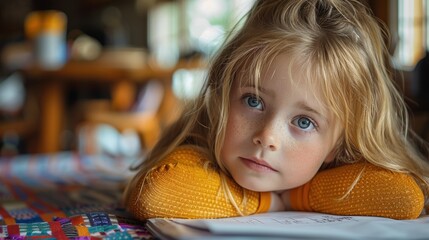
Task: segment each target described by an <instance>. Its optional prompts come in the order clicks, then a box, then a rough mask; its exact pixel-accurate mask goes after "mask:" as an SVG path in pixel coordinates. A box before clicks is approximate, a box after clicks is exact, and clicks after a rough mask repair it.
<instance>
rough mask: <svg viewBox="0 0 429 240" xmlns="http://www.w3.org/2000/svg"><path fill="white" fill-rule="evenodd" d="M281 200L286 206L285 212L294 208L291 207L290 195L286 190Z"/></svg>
mask: <svg viewBox="0 0 429 240" xmlns="http://www.w3.org/2000/svg"><path fill="white" fill-rule="evenodd" d="M281 199H282V202H283V205H284V206H285V210H292V207H291V206H290V194H289V191H288V190H285V191H283V192H282V193H281Z"/></svg>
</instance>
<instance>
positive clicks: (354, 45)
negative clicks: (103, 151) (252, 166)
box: [138, 0, 429, 201]
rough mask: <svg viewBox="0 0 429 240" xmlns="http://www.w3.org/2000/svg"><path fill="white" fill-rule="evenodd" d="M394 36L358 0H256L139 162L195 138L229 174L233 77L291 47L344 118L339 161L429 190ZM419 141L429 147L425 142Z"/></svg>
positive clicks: (252, 76) (147, 165) (150, 163)
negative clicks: (394, 62) (393, 57)
mask: <svg viewBox="0 0 429 240" xmlns="http://www.w3.org/2000/svg"><path fill="white" fill-rule="evenodd" d="M388 40H389V36H388V32H387V30H386V27H385V26H384V25H383V24H381V23H380V22H378V21H377V20H376V18H375V17H374V16H373V15H372V13H371V11H370V10H369V8H368V7H367V6H366V5H365V4H364V3H362V2H360V1H358V0H259V1H257V2H256V3H255V5H254V7H253V8H252V9H251V10H250V12H249V14H248V15H247V18H246V20H245V22H244V24H243V26H242V27H241V28H240V29H236V31H233V32H232V33H231V35H230V36H229V38H228V39H227V41H226V43H225V44H224V46H223V47H222V50H221V51H220V52H219V53H218V55H217V56H216V57H215V58H214V59H213V61H212V63H211V66H210V69H209V74H208V77H207V81H206V84H205V86H204V88H203V89H202V91H201V93H200V95H199V97H198V98H197V99H196V100H195V101H194V102H192V104H189V105H188V106H187V107H186V108H185V111H184V113H183V114H182V115H181V117H180V118H179V119H178V120H177V121H176V122H175V123H174V124H173V125H172V126H171V127H170V128H169V129H167V130H166V131H165V132H164V134H163V136H162V137H161V139H160V141H159V142H158V143H157V144H156V146H155V147H154V148H153V150H152V151H151V152H150V153H149V155H148V157H147V159H145V161H144V162H142V164H141V165H140V166H139V167H138V168H139V169H140V173H139V175H140V174H143V175H144V174H146V173H147V172H148V171H150V169H152V168H153V167H154V166H156V164H157V163H158V161H159V160H161V159H163V158H164V157H165V156H166V155H167V154H168V153H170V152H171V151H172V150H173V149H175V148H176V147H178V146H179V145H183V144H194V145H196V146H199V147H201V148H202V149H205V150H206V153H207V156H208V159H209V161H210V162H211V163H212V165H213V166H215V167H217V168H218V169H219V172H220V174H221V176H222V177H225V176H227V175H228V173H227V171H226V169H225V168H224V167H223V165H222V163H221V161H220V159H219V156H220V151H221V148H222V146H223V141H224V136H225V129H226V123H227V119H228V114H229V95H230V91H231V86H232V83H233V81H235V80H240V81H252V82H253V83H255V85H258V84H259V79H260V75H261V73H262V72H263V71H264V69H265V68H266V67H267V65H269V64H270V63H271V62H272V61H273V59H274V58H275V57H276V56H277V55H279V54H282V53H287V54H289V55H288V56H290V57H291V59H292V60H291V61H292V62H296V63H298V64H299V66H301V70H302V71H305V74H306V75H307V81H308V83H309V88H310V89H312V90H313V91H321V92H322V96H323V97H322V98H323V99H321V100H322V101H324V103H325V104H326V106H327V107H329V108H330V109H331V110H332V112H333V114H334V115H335V116H336V118H337V119H338V120H339V122H340V123H341V124H342V128H343V129H344V130H343V134H342V136H341V138H340V141H339V144H338V146H337V149H336V150H337V151H336V157H335V163H336V164H337V165H338V164H345V163H354V162H358V161H368V162H370V163H372V164H374V165H377V166H380V167H383V168H385V169H389V170H392V171H398V172H404V173H408V174H411V175H412V176H414V177H415V179H416V180H418V182H419V183H420V184H421V186H422V189H423V190H425V194H426V196H427V189H428V185H429V166H428V162H427V156H426V155H423V154H422V153H421V152H420V150H419V148H418V147H417V146H416V143H415V142H414V141H415V140H416V139H417V141H419V138H418V137H416V136H415V134H414V133H413V132H412V131H411V130H410V129H409V128H408V114H407V109H406V105H405V103H404V100H403V96H402V95H401V93H400V92H399V91H398V90H397V88H396V86H395V82H394V81H393V76H392V73H393V69H392V67H391V62H390V56H389V52H388V49H387V44H386V42H387V41H388ZM291 65H292V64H291ZM285 67H288V66H285ZM418 145H419V146H420V147H422V148H423V147H424V148H426V146H425V143H423V142H422V143H421V144H420V143H419V144H418ZM140 176H141V175H140ZM232 201H233V200H232Z"/></svg>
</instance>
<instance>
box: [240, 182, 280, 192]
mask: <svg viewBox="0 0 429 240" xmlns="http://www.w3.org/2000/svg"><path fill="white" fill-rule="evenodd" d="M236 182H237V183H238V185H240V186H242V187H244V188H246V189H248V190H251V191H255V192H269V191H273V190H272V189H269V188H267V186H266V185H263V184H261V183H259V184H255V183H252V182H248V181H244V182H241V181H236Z"/></svg>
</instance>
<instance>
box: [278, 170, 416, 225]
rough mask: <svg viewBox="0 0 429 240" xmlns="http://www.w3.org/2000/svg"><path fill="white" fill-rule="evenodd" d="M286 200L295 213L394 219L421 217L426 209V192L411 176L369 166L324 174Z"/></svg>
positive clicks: (286, 195)
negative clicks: (312, 212)
mask: <svg viewBox="0 0 429 240" xmlns="http://www.w3.org/2000/svg"><path fill="white" fill-rule="evenodd" d="M358 176H360V177H359V178H358ZM356 179H358V180H357V181H356ZM282 197H283V199H284V200H285V203H286V205H289V206H290V208H291V209H293V210H301V211H315V212H324V213H330V214H339V215H361V216H379V217H388V218H394V219H414V218H417V217H418V216H419V215H420V213H421V212H422V210H423V207H424V195H423V192H422V190H421V189H420V187H419V186H418V185H417V183H416V182H415V180H414V179H413V178H412V177H411V176H409V175H407V174H402V173H397V172H392V171H388V170H385V169H383V168H380V167H376V166H374V165H372V164H369V163H359V164H351V165H346V166H341V167H337V168H333V169H329V170H325V171H321V172H320V173H318V174H317V175H316V176H315V177H314V178H313V179H312V180H311V181H310V182H308V183H307V184H305V185H303V186H301V187H298V188H296V189H292V190H290V191H287V192H285V193H284V194H283V196H282Z"/></svg>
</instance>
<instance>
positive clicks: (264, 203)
mask: <svg viewBox="0 0 429 240" xmlns="http://www.w3.org/2000/svg"><path fill="white" fill-rule="evenodd" d="M270 204H271V192H261V193H260V195H259V207H258V209H257V210H256V212H257V213H263V212H268V210H269V209H270Z"/></svg>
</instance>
